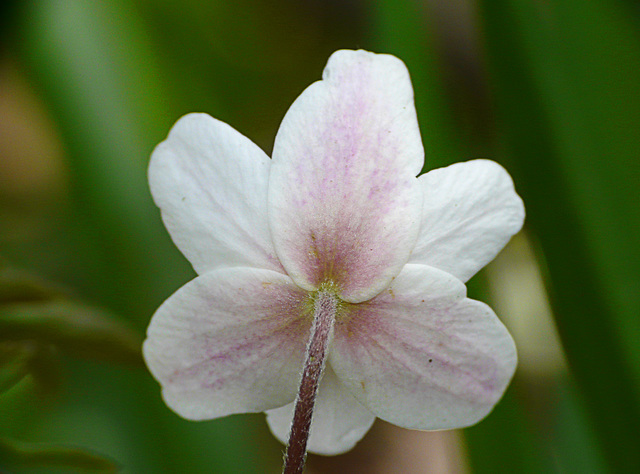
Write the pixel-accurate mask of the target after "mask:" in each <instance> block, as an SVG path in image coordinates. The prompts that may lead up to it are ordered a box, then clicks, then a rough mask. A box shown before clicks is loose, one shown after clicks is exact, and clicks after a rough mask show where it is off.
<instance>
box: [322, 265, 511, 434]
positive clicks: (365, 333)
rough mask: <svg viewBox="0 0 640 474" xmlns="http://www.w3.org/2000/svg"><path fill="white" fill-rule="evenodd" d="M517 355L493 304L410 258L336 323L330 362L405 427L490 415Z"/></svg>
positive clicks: (451, 424)
mask: <svg viewBox="0 0 640 474" xmlns="http://www.w3.org/2000/svg"><path fill="white" fill-rule="evenodd" d="M433 288H436V289H437V290H436V292H435V294H434V293H433V291H432V289H433ZM433 296H435V297H433ZM516 359H517V357H516V350H515V346H514V343H513V340H512V339H511V336H510V335H509V333H508V332H507V330H506V329H505V327H504V326H503V325H502V323H501V322H500V321H499V320H498V318H497V317H496V315H495V314H494V313H493V311H492V310H491V308H489V307H488V306H487V305H485V304H483V303H480V302H478V301H474V300H470V299H466V298H464V290H463V285H462V283H461V282H460V281H459V280H457V279H455V278H454V277H452V276H451V275H448V274H446V273H444V272H442V271H440V270H437V269H434V268H431V267H426V266H421V265H407V267H406V268H405V270H403V272H402V273H400V275H398V277H397V278H396V279H395V280H394V282H393V284H392V285H391V287H390V289H389V291H384V292H383V293H381V294H380V295H378V296H377V297H376V298H374V299H373V300H371V301H369V302H366V303H362V304H359V305H354V306H353V307H352V308H350V313H349V315H348V319H347V320H346V321H345V322H344V324H343V325H342V327H338V326H336V331H335V336H334V340H333V346H332V352H331V356H330V363H331V365H332V367H333V369H334V370H335V372H336V374H337V375H338V377H339V379H340V381H341V382H342V383H343V384H344V385H345V386H346V387H347V388H348V389H349V390H350V391H351V392H352V393H353V394H354V395H355V396H356V398H357V399H358V400H360V402H361V403H362V404H363V405H365V406H366V407H367V408H369V410H371V411H372V412H373V413H375V414H376V415H377V416H378V417H380V418H382V419H383V420H386V421H389V422H391V423H393V424H396V425H398V426H401V427H404V428H410V429H421V430H439V429H451V428H460V427H464V426H469V425H472V424H474V423H476V422H478V421H479V420H481V419H482V418H483V417H484V416H486V415H487V414H488V413H489V412H490V411H491V409H492V408H493V406H494V405H495V404H496V403H497V401H498V400H499V399H500V397H501V396H502V394H503V392H504V390H505V389H506V387H507V384H508V383H509V381H510V379H511V377H512V375H513V373H514V370H515V366H516Z"/></svg>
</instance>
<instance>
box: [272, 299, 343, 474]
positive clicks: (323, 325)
mask: <svg viewBox="0 0 640 474" xmlns="http://www.w3.org/2000/svg"><path fill="white" fill-rule="evenodd" d="M337 305H338V299H337V297H336V296H335V294H333V293H331V292H327V291H322V290H321V291H319V292H318V293H317V296H316V299H315V305H314V314H313V324H312V326H311V336H310V337H309V343H308V345H307V358H306V360H305V363H304V370H303V372H302V380H301V381H300V389H299V391H298V397H297V398H296V405H295V410H294V412H293V422H292V424H291V432H290V433H289V445H288V446H287V454H286V457H285V461H284V469H283V471H282V472H283V474H301V473H302V470H303V468H304V462H305V458H306V454H307V441H308V439H309V428H311V418H312V416H313V406H314V404H315V402H316V395H317V393H318V387H319V386H320V379H321V377H322V373H323V372H324V368H325V365H326V359H327V352H328V348H329V342H330V340H331V338H332V336H333V326H334V323H335V320H336V309H337Z"/></svg>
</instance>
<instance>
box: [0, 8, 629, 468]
mask: <svg viewBox="0 0 640 474" xmlns="http://www.w3.org/2000/svg"><path fill="white" fill-rule="evenodd" d="M7 18H8V19H7ZM639 22H640V10H639V9H638V6H637V4H636V3H634V2H623V1H621V0H608V1H606V0H590V1H589V2H584V1H578V0H548V1H545V2H521V1H518V0H478V1H477V2H420V1H417V0H371V1H366V0H350V1H337V0H306V1H296V0H271V1H270V0H239V1H235V2H227V1H223V0H214V1H210V2H199V1H196V0H187V1H185V0H183V1H180V2H178V1H175V0H155V1H153V2H152V1H148V0H138V1H125V0H117V1H113V2H98V1H90V2H82V1H79V0H55V1H54V0H50V1H49V0H42V1H25V2H14V3H13V5H12V8H6V10H5V18H4V22H3V27H4V29H3V30H2V36H1V37H0V39H1V41H2V49H1V50H0V60H1V63H0V64H2V68H1V69H0V79H4V78H3V76H8V75H10V73H9V72H8V71H10V69H11V68H13V69H15V70H17V71H18V73H17V76H18V77H19V78H21V81H23V82H24V83H26V84H27V87H28V89H29V90H30V91H31V92H30V93H31V94H36V98H37V100H36V102H37V103H38V104H39V106H38V107H40V109H42V108H44V110H45V111H46V116H47V120H45V122H44V123H45V125H44V126H43V125H42V124H39V125H38V126H37V127H36V126H35V125H34V128H36V130H37V131H36V132H34V133H35V135H29V134H28V133H27V132H23V133H22V135H21V134H20V133H17V134H16V135H15V136H14V137H13V139H14V140H17V141H20V140H25V139H27V138H28V137H32V136H35V137H36V140H35V141H39V140H44V139H39V138H38V137H39V135H38V133H41V134H44V133H45V132H46V133H52V134H53V135H54V137H55V143H57V144H59V146H60V155H61V156H62V162H61V163H58V165H60V167H61V168H62V172H60V173H57V174H56V172H51V173H49V174H50V175H51V176H52V177H51V176H49V179H50V180H51V181H53V182H54V185H53V186H49V187H47V186H44V187H43V186H41V187H40V188H38V186H37V182H35V181H29V179H28V176H26V177H25V176H23V175H22V174H21V173H26V174H29V173H32V174H33V173H35V172H37V171H38V170H37V163H39V162H34V163H36V165H32V168H29V166H28V164H27V165H24V164H23V163H21V162H19V160H20V156H18V158H12V156H11V153H12V150H14V148H13V145H12V146H7V148H6V150H4V149H2V150H0V160H3V161H6V164H4V163H3V165H2V167H1V168H0V172H2V173H3V175H2V179H3V180H4V179H5V176H6V177H7V183H6V185H5V183H4V182H3V183H2V186H1V187H0V218H1V219H2V221H3V225H2V226H0V253H1V254H2V256H3V257H4V258H6V259H8V260H9V261H10V262H11V263H12V264H15V265H17V266H19V267H21V268H27V269H29V270H30V272H29V273H25V272H15V271H13V270H12V271H11V272H8V271H6V269H7V268H9V267H6V266H4V264H3V266H2V267H1V269H2V271H3V273H2V274H1V275H0V390H3V393H1V394H0V440H2V441H0V471H2V470H3V469H8V468H11V469H12V472H13V469H15V472H35V473H37V472H69V470H72V469H73V468H72V467H71V466H75V468H76V469H83V470H84V472H111V471H113V470H114V469H116V468H118V467H122V469H123V471H124V472H132V473H154V472H158V473H165V472H175V473H178V472H180V473H182V472H188V473H200V472H202V473H205V472H207V473H210V472H216V473H218V472H220V473H227V472H228V473H238V472H246V473H262V472H278V470H279V469H280V467H279V466H280V457H281V450H282V447H281V446H280V445H279V444H278V443H277V442H276V441H275V440H274V439H273V438H272V437H271V436H270V435H269V434H268V432H267V429H266V425H265V424H264V422H263V421H262V419H261V418H262V417H261V415H256V416H249V415H246V416H244V415H243V416H235V417H229V418H225V419H222V420H216V421H212V422H205V423H192V422H187V421H184V420H181V419H179V418H178V417H177V416H175V415H174V414H172V413H171V412H170V411H169V410H168V409H167V408H166V407H165V406H164V404H163V403H162V401H161V400H160V391H159V388H158V386H157V384H156V383H155V382H154V381H153V380H152V378H151V376H150V375H149V374H148V372H147V371H146V370H145V369H144V367H142V365H141V364H140V363H139V362H140V359H139V352H138V350H139V341H140V340H141V339H142V337H143V331H144V328H145V327H146V325H147V323H148V321H149V319H150V317H151V314H152V313H153V311H154V310H155V308H157V306H158V305H159V304H160V303H161V302H162V301H163V300H164V299H165V298H166V297H168V296H169V295H170V294H171V293H172V292H173V291H175V290H176V289H177V288H178V287H179V286H181V285H182V284H183V283H185V282H186V281H187V280H189V279H190V278H192V277H193V275H194V274H193V271H192V270H191V269H190V268H189V265H188V264H187V262H186V261H185V260H184V258H183V257H182V256H181V255H180V254H179V252H178V251H177V250H176V249H175V248H174V246H173V245H172V243H171V242H170V239H169V237H168V235H167V233H166V231H165V230H164V229H163V226H162V224H161V222H160V218H159V212H158V211H157V209H156V208H155V207H154V205H153V203H152V201H151V197H150V194H149V191H148V186H147V181H146V167H147V162H148V158H149V155H150V153H151V151H152V149H153V147H154V146H155V145H156V144H157V143H158V142H160V141H161V140H162V139H163V138H164V137H165V136H166V133H167V132H168V130H169V128H170V126H171V125H172V124H173V123H174V122H175V120H176V119H177V118H178V117H179V116H181V115H183V114H185V113H188V112H194V111H203V112H207V113H209V114H211V115H213V116H215V117H217V118H219V119H221V120H224V121H226V122H228V123H230V124H231V125H232V126H234V127H235V128H237V129H238V130H240V131H241V132H242V133H243V134H245V135H247V136H249V137H250V138H252V139H253V140H254V141H256V142H257V143H258V144H259V145H260V146H261V147H263V148H264V149H265V150H266V151H268V152H269V151H270V149H271V147H272V143H273V139H274V137H275V133H276V131H277V127H278V124H279V121H280V120H281V118H282V116H283V115H284V113H285V111H286V109H287V107H288V106H289V104H290V103H291V102H292V101H293V100H294V99H295V97H296V96H297V95H298V94H299V93H300V92H301V91H302V90H303V88H304V87H306V86H307V85H308V84H310V83H311V82H313V81H315V80H317V79H319V77H320V73H321V71H322V68H323V66H324V64H325V62H326V60H327V58H328V57H329V55H330V54H331V53H332V52H333V51H335V50H337V49H341V48H365V49H369V50H372V51H376V52H387V53H392V54H395V55H397V56H398V57H400V58H401V59H403V60H404V61H405V62H406V63H407V66H408V68H409V70H410V72H411V74H412V78H413V82H414V88H415V94H416V104H417V108H418V117H419V120H420V124H421V128H422V132H423V140H424V143H425V148H426V156H427V169H431V168H433V167H438V166H445V165H447V164H450V163H453V162H456V161H463V160H466V159H470V158H475V157H479V156H485V157H490V158H493V159H496V160H497V161H500V162H502V163H503V164H505V166H506V167H507V168H508V169H509V171H510V172H511V173H512V175H513V176H514V180H515V183H516V188H517V189H518V191H519V192H520V193H521V195H522V196H523V198H524V200H525V205H526V207H527V211H528V219H527V227H526V232H527V234H528V235H529V236H530V239H531V241H532V242H534V244H535V246H536V250H537V252H538V260H537V262H532V264H537V265H539V267H540V268H541V269H542V272H543V274H544V276H545V283H546V286H547V291H548V293H549V295H550V298H551V302H552V308H553V312H554V317H555V321H556V324H557V327H558V329H559V332H560V336H561V340H562V344H563V349H564V351H565V353H566V357H567V362H568V370H566V371H552V372H549V373H546V374H544V375H542V376H541V375H540V374H538V375H532V374H529V373H525V372H524V371H522V372H519V373H518V374H517V376H516V380H515V381H514V384H513V385H512V387H511V388H510V389H509V391H508V392H507V394H506V396H505V399H504V400H503V401H502V402H501V403H500V404H499V405H498V406H497V407H496V409H495V411H494V413H493V414H492V415H491V416H490V417H489V418H488V419H487V420H485V421H484V422H482V423H481V424H479V425H478V426H476V427H473V428H470V429H468V430H466V431H465V439H466V445H467V449H466V452H467V453H468V456H469V461H468V462H469V465H470V467H471V469H472V470H473V471H474V472H486V473H501V472H504V473H513V472H523V473H547V472H576V473H585V472H589V473H591V472H594V473H600V472H621V473H623V472H624V473H626V472H640V451H638V449H637V447H638V446H640V435H639V434H638V433H639V431H638V429H637V427H638V425H639V422H640V403H639V402H640V400H639V397H640V343H639V342H638V341H640V255H639V253H640V247H639V246H638V243H637V240H638V238H637V235H638V231H639V230H640V211H639V210H638V199H637V197H636V194H637V188H638V186H639V185H640V159H639V158H640V80H639V78H640V30H639V28H640V26H639ZM7 65H8V66H7ZM2 84H3V85H6V84H7V81H4V80H3V82H2ZM11 90H13V89H11ZM2 97H3V98H5V100H6V96H2ZM19 104H22V103H20V102H19ZM0 105H1V104H0ZM25 107H26V105H25ZM40 109H39V110H40ZM1 110H2V112H6V107H4V106H3V108H2V109H1ZM7 123H8V122H7V121H2V122H0V129H2V127H7ZM38 127H40V128H38ZM42 130H45V131H42ZM5 136H6V134H5ZM6 144H7V142H6V141H0V146H3V145H6ZM52 156H53V155H52ZM12 160H13V161H12ZM54 160H55V156H53V157H52V158H51V159H50V161H52V162H53V161H54ZM23 165H24V166H23ZM25 170H26V171H25ZM47 176H48V175H47ZM9 180H17V182H19V183H25V184H24V186H23V187H16V186H10V183H9V182H8V181H9ZM45 181H46V180H45ZM34 183H35V184H34ZM5 224H6V225H5ZM32 273H37V274H40V275H43V277H44V278H42V279H39V278H34V277H33V275H32ZM45 278H46V279H45ZM45 281H47V282H50V281H55V282H56V284H55V285H53V284H50V283H43V282H45ZM62 287H64V288H70V289H73V294H70V293H69V292H68V291H67V290H61V289H60V288H62ZM486 288H487V281H486V280H485V279H484V278H483V276H482V275H480V276H479V277H478V278H475V279H474V280H473V281H472V282H470V291H471V292H472V293H473V295H474V296H475V297H478V298H480V299H483V300H488V294H487V292H486ZM526 291H527V289H526V288H524V289H523V293H522V294H523V295H524V298H525V299H526ZM87 302H90V304H89V303H87ZM523 304H526V301H523ZM512 316H513V315H512ZM514 317H517V315H515V316H514ZM541 343H542V344H544V343H546V342H545V341H541ZM96 357H98V358H99V359H102V361H97V360H96ZM123 362H134V364H123ZM43 387H49V389H47V390H43ZM17 440H20V441H17ZM37 443H46V444H37ZM363 444H366V443H364V442H363ZM357 449H360V448H357ZM357 449H356V451H357ZM363 449H367V448H363ZM98 453H100V454H98ZM375 454H376V453H375V452H374V451H372V452H371V453H369V455H372V456H373V455H375ZM346 456H347V457H348V456H350V455H349V454H347V455H346ZM347 457H345V462H344V465H345V466H349V465H352V464H350V463H349V462H348V461H347V459H357V457H356V458H347ZM112 460H115V462H114V461H112ZM310 461H311V463H313V459H311V460H310ZM43 466H44V467H43ZM316 466H318V469H320V466H321V464H316ZM345 469H346V468H345ZM333 472H335V471H333ZM345 472H347V471H345ZM349 472H356V471H354V470H353V469H351V471H349ZM417 472H420V471H417Z"/></svg>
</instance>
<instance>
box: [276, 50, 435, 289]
mask: <svg viewBox="0 0 640 474" xmlns="http://www.w3.org/2000/svg"><path fill="white" fill-rule="evenodd" d="M423 161H424V156H423V148H422V143H421V141H420V134H419V130H418V122H417V120H416V113H415V108H414V105H413V91H412V88H411V82H410V80H409V74H408V72H407V69H406V67H405V66H404V64H403V63H402V61H400V60H399V59H397V58H395V57H393V56H387V55H378V54H373V53H367V52H364V51H338V52H336V53H334V54H333V55H332V56H331V58H330V59H329V62H328V64H327V67H326V69H325V71H324V75H323V80H322V81H319V82H316V83H314V84H312V85H311V86H309V88H307V89H306V90H305V91H304V92H303V93H302V95H301V96H300V97H298V99H296V101H295V102H294V103H293V105H292V106H291V108H290V109H289V111H288V112H287V114H286V116H285V118H284V120H283V122H282V125H281V126H280V130H279V131H278V135H277V137H276V141H275V145H274V151H273V165H272V167H271V177H270V181H269V219H270V223H271V230H272V234H273V240H274V243H275V247H276V251H277V253H278V256H279V257H280V261H281V262H282V264H283V266H284V267H285V269H286V270H287V273H288V274H289V275H290V276H291V278H293V280H294V281H295V282H296V283H297V284H298V285H300V286H301V287H303V288H306V289H308V290H312V289H315V288H316V287H317V286H318V284H320V283H321V282H323V281H325V280H332V281H333V282H334V283H336V284H337V285H338V287H339V288H340V296H341V297H342V298H343V299H344V300H346V301H351V302H359V301H364V300H367V299H369V298H371V297H372V296H374V295H376V294H377V293H378V292H380V291H382V290H383V289H384V288H385V287H386V286H388V284H389V282H390V281H391V279H392V278H393V277H394V276H396V275H397V274H398V273H399V272H400V270H401V269H402V266H403V265H404V264H405V263H406V261H407V259H408V258H409V254H410V252H411V249H412V248H413V246H414V243H415V239H416V237H417V233H418V226H419V220H420V209H421V206H422V192H421V190H420V189H419V185H418V183H417V180H416V179H415V178H414V177H415V176H416V174H417V173H418V172H419V171H420V169H421V167H422V163H423Z"/></svg>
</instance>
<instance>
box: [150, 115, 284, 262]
mask: <svg viewBox="0 0 640 474" xmlns="http://www.w3.org/2000/svg"><path fill="white" fill-rule="evenodd" d="M270 166H271V160H270V159H269V157H268V156H267V155H266V154H265V153H264V152H263V151H262V150H261V149H260V148H259V147H258V146H257V145H255V144H254V143H253V142H251V140H249V139H248V138H246V137H244V136H243V135H241V134H240V133H238V132H237V131H235V130H234V129H233V128H231V127H230V126H229V125H227V124H225V123H223V122H220V121H219V120H216V119H214V118H212V117H209V116H208V115H206V114H189V115H185V116H184V117H182V118H181V119H180V120H178V122H176V124H175V125H174V126H173V128H172V129H171V132H170V133H169V136H168V137H167V139H166V140H165V141H163V142H162V143H160V144H159V145H158V146H157V147H156V149H155V150H154V151H153V154H152V156H151V162H150V164H149V184H150V186H151V192H152V194H153V198H154V200H155V202H156V204H157V205H158V207H159V208H160V210H161V211H162V219H163V221H164V224H165V226H166V227H167V230H168V231H169V233H170V234H171V237H172V239H173V241H174V242H175V244H176V246H177V247H178V248H179V249H180V251H181V252H182V253H183V254H184V255H185V256H186V257H187V259H188V260H189V261H190V262H191V264H192V265H193V267H194V269H195V270H196V272H198V273H199V274H202V273H204V272H206V271H210V270H213V269H215V268H221V267H232V266H248V267H254V268H264V269H267V270H275V271H279V272H283V273H284V270H283V269H282V266H281V265H280V262H279V260H278V259H277V257H276V253H275V249H274V247H273V243H272V240H271V233H270V231H269V223H268V221H267V186H268V183H269V168H270Z"/></svg>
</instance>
